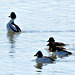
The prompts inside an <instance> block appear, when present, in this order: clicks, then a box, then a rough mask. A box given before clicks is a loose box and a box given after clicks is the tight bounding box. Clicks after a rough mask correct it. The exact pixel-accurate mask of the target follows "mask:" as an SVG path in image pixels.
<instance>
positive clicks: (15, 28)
mask: <svg viewBox="0 0 75 75" xmlns="http://www.w3.org/2000/svg"><path fill="white" fill-rule="evenodd" d="M9 17H10V18H11V20H10V21H9V22H8V24H7V30H8V32H21V29H20V28H19V27H18V26H17V25H16V24H15V23H14V20H15V19H16V14H15V13H14V12H11V14H10V16H9Z"/></svg>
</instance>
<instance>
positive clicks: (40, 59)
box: [34, 51, 55, 63]
mask: <svg viewBox="0 0 75 75" xmlns="http://www.w3.org/2000/svg"><path fill="white" fill-rule="evenodd" d="M34 56H37V58H36V62H40V63H49V62H53V61H55V60H54V59H52V58H50V57H46V56H43V54H42V52H41V51H38V52H37V53H36V54H35V55H34Z"/></svg>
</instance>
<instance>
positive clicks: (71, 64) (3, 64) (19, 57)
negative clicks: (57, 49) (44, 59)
mask: <svg viewBox="0 0 75 75" xmlns="http://www.w3.org/2000/svg"><path fill="white" fill-rule="evenodd" d="M12 11H14V12H15V13H16V15H17V18H16V20H15V23H16V24H17V25H18V26H19V27H20V28H21V29H22V31H23V32H22V33H16V34H9V33H7V29H6V24H7V23H8V22H9V20H10V18H8V16H9V14H10V12H12ZM51 36H52V37H54V38H55V40H56V41H61V42H64V43H67V44H70V46H66V47H67V48H68V49H67V50H68V51H70V52H72V53H73V54H72V55H70V56H68V57H63V58H59V57H57V59H56V61H55V62H54V63H48V64H38V63H36V62H35V58H36V57H34V54H35V53H36V52H37V51H38V50H41V51H42V52H43V54H44V56H49V55H50V54H49V53H48V51H47V50H46V48H47V46H46V45H47V40H48V39H49V37H51ZM0 75H75V1H74V0H0Z"/></svg>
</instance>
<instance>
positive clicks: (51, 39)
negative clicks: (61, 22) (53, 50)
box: [47, 37, 67, 46]
mask: <svg viewBox="0 0 75 75" xmlns="http://www.w3.org/2000/svg"><path fill="white" fill-rule="evenodd" d="M50 41H52V42H53V43H54V44H55V45H56V46H66V45H67V44H65V43H63V42H55V40H54V38H53V37H50V38H49V40H48V41H47V42H50Z"/></svg>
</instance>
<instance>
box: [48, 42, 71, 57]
mask: <svg viewBox="0 0 75 75" xmlns="http://www.w3.org/2000/svg"><path fill="white" fill-rule="evenodd" d="M50 44H51V46H50V48H49V51H50V52H51V53H54V54H56V55H61V56H67V55H71V54H72V53H71V52H68V51H66V50H64V49H61V48H58V47H56V45H55V44H54V43H53V42H51V43H50Z"/></svg>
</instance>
